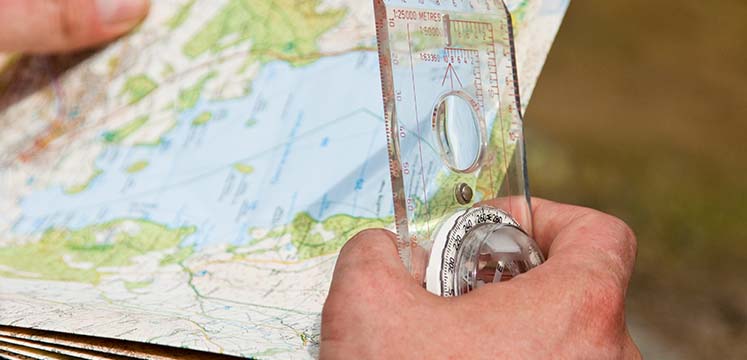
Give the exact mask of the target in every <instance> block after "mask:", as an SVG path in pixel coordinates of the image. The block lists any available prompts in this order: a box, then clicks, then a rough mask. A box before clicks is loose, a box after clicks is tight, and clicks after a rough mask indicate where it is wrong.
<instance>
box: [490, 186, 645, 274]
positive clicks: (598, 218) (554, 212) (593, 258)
mask: <svg viewBox="0 0 747 360" xmlns="http://www.w3.org/2000/svg"><path fill="white" fill-rule="evenodd" d="M487 203H488V204H493V205H495V206H500V205H501V204H502V203H501V201H500V200H495V201H488V202H487ZM532 223H533V226H532V227H533V235H534V239H535V240H536V241H537V244H538V245H539V247H540V248H541V249H542V252H543V253H545V254H546V255H547V257H548V261H547V264H545V265H543V266H542V268H544V269H545V270H550V271H556V272H562V273H565V272H567V269H574V268H578V267H579V266H582V267H585V268H587V269H589V268H593V269H595V270H600V271H602V272H606V273H608V274H611V275H614V278H616V279H617V280H619V281H621V282H623V283H624V284H627V281H628V280H629V278H630V275H631V273H632V270H633V264H634V262H635V254H636V240H635V235H634V234H633V231H632V230H631V229H630V227H628V225H627V224H625V222H623V221H622V220H620V219H618V218H616V217H614V216H611V215H608V214H605V213H603V212H601V211H597V210H594V209H590V208H586V207H581V206H574V205H567V204H561V203H556V202H553V201H549V200H545V199H540V198H532Z"/></svg>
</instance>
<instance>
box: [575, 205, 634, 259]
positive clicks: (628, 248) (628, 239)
mask: <svg viewBox="0 0 747 360" xmlns="http://www.w3.org/2000/svg"><path fill="white" fill-rule="evenodd" d="M587 221H588V223H589V224H593V225H594V227H596V228H601V229H603V231H602V232H601V234H602V236H601V237H600V238H599V239H595V240H597V241H596V246H597V247H600V248H601V249H600V250H601V251H603V252H604V254H606V255H608V258H609V260H611V261H612V262H613V263H614V264H616V265H618V266H619V267H620V270H621V271H622V272H623V273H627V272H630V271H632V267H633V263H634V262H635V257H636V253H637V251H638V243H637V240H636V236H635V233H634V232H633V229H631V228H630V226H628V224H627V223H625V221H623V220H622V219H620V218H618V217H615V216H612V215H608V214H605V213H603V212H599V211H595V212H593V213H590V214H588V218H587Z"/></svg>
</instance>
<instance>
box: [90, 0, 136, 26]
mask: <svg viewBox="0 0 747 360" xmlns="http://www.w3.org/2000/svg"><path fill="white" fill-rule="evenodd" d="M96 10H97V11H98V13H99V19H101V22H102V23H103V24H105V25H122V24H133V25H134V24H135V23H137V22H139V21H140V20H141V19H142V18H143V16H145V13H146V12H147V10H148V0H96Z"/></svg>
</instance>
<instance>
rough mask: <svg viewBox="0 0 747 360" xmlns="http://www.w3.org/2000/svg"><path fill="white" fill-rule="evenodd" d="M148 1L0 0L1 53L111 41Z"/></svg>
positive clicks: (72, 47)
mask: <svg viewBox="0 0 747 360" xmlns="http://www.w3.org/2000/svg"><path fill="white" fill-rule="evenodd" d="M148 7H149V2H148V0H119V1H115V0H110V1H109V2H104V1H96V0H0V52H23V53H52V52H56V53H59V52H68V51H74V50H80V49H83V48H88V47H92V46H96V45H101V44H103V43H105V42H107V41H110V40H112V39H114V38H116V37H118V36H121V35H122V34H124V33H126V32H127V31H129V30H131V29H132V28H133V27H135V26H136V25H137V24H139V23H140V22H141V21H142V20H143V18H144V17H145V16H146V14H147V12H148Z"/></svg>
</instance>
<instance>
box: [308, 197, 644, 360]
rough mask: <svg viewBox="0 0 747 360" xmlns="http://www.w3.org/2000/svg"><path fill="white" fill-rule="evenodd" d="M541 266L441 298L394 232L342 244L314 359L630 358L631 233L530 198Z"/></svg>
mask: <svg viewBox="0 0 747 360" xmlns="http://www.w3.org/2000/svg"><path fill="white" fill-rule="evenodd" d="M532 211H533V215H534V235H535V238H536V240H537V242H538V244H539V246H540V247H541V248H542V250H543V252H544V253H545V254H546V255H547V261H546V262H545V263H544V264H542V265H541V266H539V267H537V268H535V269H533V270H531V271H529V272H527V273H525V274H522V275H520V276H518V277H516V278H514V279H512V280H510V281H508V282H502V283H498V284H490V285H487V286H484V287H481V288H479V289H477V290H476V291H473V292H471V293H469V294H467V295H464V296H461V297H456V298H442V297H438V296H435V295H432V294H430V293H429V292H427V291H426V290H425V289H423V288H422V287H420V286H419V285H418V284H416V283H415V282H414V281H413V279H412V278H411V277H410V275H409V273H408V272H407V271H406V269H405V268H404V266H403V265H402V263H401V261H400V259H399V257H398V255H397V250H396V246H395V241H396V237H395V235H394V234H392V233H391V232H388V231H386V230H367V231H364V232H361V233H360V234H358V235H356V236H355V237H354V238H353V239H351V240H350V241H349V242H348V243H347V244H346V245H345V246H344V247H343V249H342V251H341V253H340V257H339V259H338V260H337V265H336V267H335V271H334V276H333V279H332V285H331V287H330V292H329V296H328V297H327V301H326V303H325V305H324V311H323V314H322V334H321V350H320V351H321V358H322V359H371V358H376V359H405V358H407V359H411V358H417V359H501V358H506V359H549V358H552V359H639V358H640V353H639V351H638V348H637V347H636V345H635V344H634V343H633V341H632V339H631V338H630V335H629V334H628V330H627V327H626V324H625V304H624V300H625V292H626V290H627V287H628V282H629V281H630V276H631V273H632V271H633V264H634V262H635V255H636V240H635V235H634V234H633V232H632V231H631V230H630V228H629V227H628V226H627V225H626V224H625V223H624V222H623V221H621V220H620V219H617V218H615V217H613V216H610V215H607V214H604V213H601V212H599V211H596V210H592V209H588V208H583V207H577V206H571V205H564V204H559V203H554V202H551V201H547V200H541V199H534V200H533V209H532Z"/></svg>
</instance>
